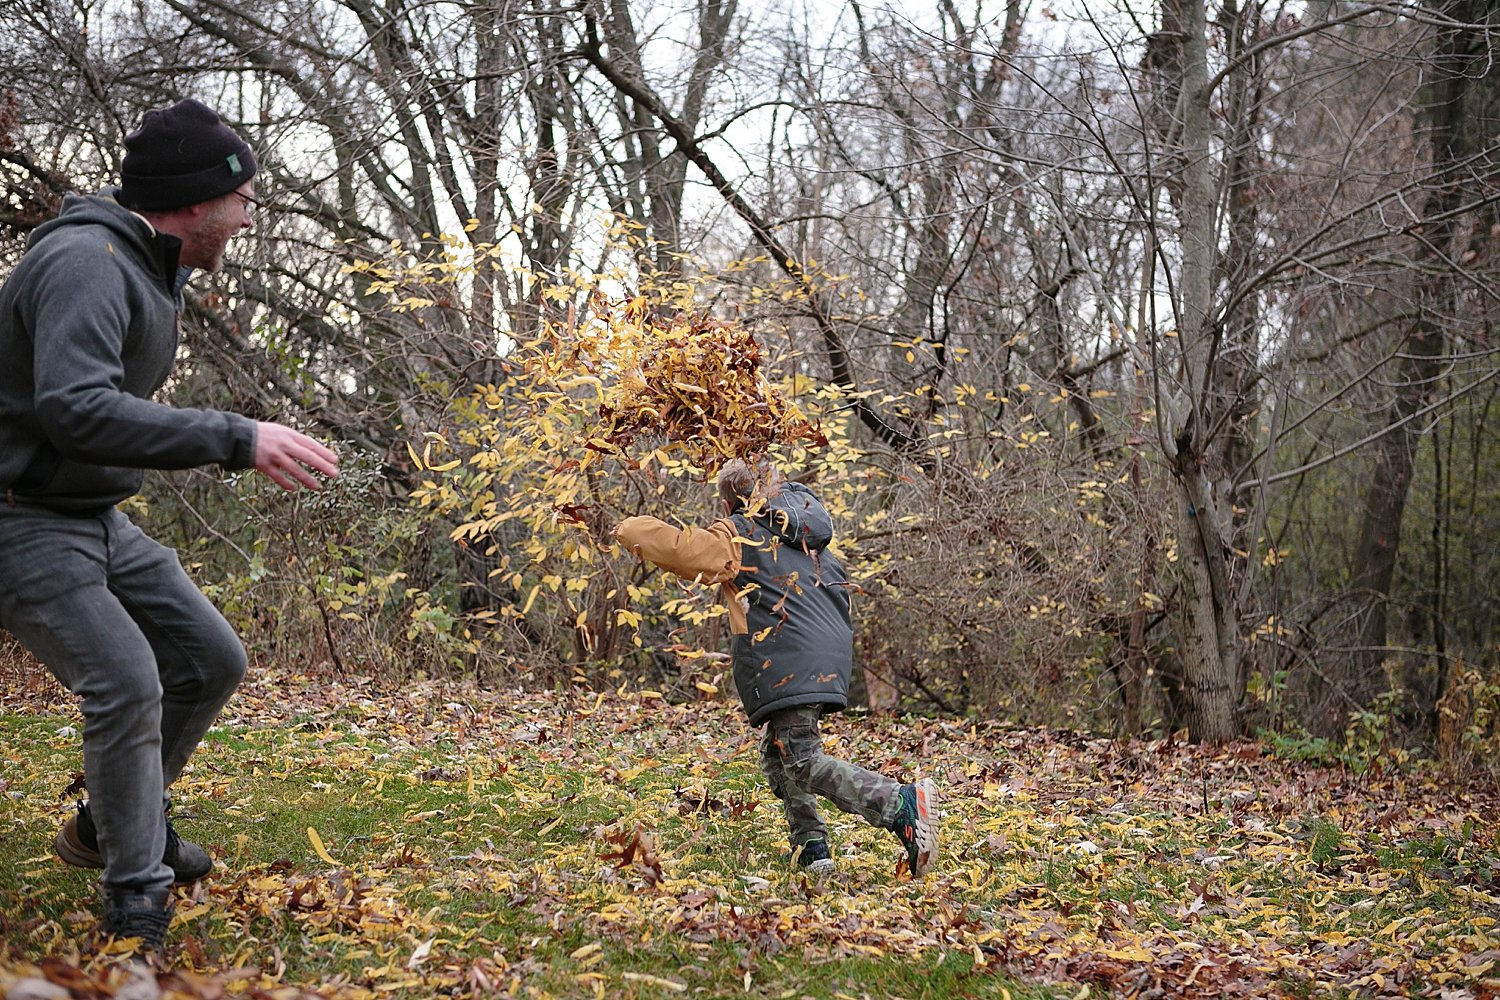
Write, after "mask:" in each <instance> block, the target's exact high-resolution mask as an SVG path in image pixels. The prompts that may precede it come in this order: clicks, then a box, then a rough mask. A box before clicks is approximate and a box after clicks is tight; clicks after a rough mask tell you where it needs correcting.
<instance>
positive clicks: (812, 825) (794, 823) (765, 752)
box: [760, 725, 828, 847]
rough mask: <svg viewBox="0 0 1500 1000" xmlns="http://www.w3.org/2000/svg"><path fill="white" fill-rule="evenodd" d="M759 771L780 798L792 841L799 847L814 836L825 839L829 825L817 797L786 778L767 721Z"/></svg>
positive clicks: (761, 747)
mask: <svg viewBox="0 0 1500 1000" xmlns="http://www.w3.org/2000/svg"><path fill="white" fill-rule="evenodd" d="M760 771H761V773H762V774H764V775H765V776H766V781H767V783H769V784H770V786H771V791H772V792H773V793H774V794H775V795H776V797H777V798H778V799H780V800H781V810H782V812H783V813H784V814H785V815H786V825H787V827H788V828H789V830H790V834H791V837H790V839H791V845H792V846H793V847H801V846H802V845H803V844H806V843H808V842H809V841H813V840H827V839H828V827H827V826H825V825H824V823H823V817H822V816H821V815H819V813H818V798H817V796H816V795H813V794H812V793H811V792H808V791H805V790H803V789H800V788H798V787H797V786H796V785H794V784H793V783H792V782H790V781H788V780H787V776H786V771H785V769H784V768H783V767H782V755H781V753H780V751H779V750H778V749H777V747H776V740H775V737H774V735H773V730H772V727H771V726H770V725H767V726H766V735H765V737H764V738H763V739H762V740H761V744H760Z"/></svg>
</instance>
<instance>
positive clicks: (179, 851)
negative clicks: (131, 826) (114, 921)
mask: <svg viewBox="0 0 1500 1000" xmlns="http://www.w3.org/2000/svg"><path fill="white" fill-rule="evenodd" d="M52 843H53V846H54V847H56V848H57V856H58V857H60V858H62V859H63V860H64V861H66V862H67V863H68V864H70V865H75V866H77V867H79V868H103V867H104V855H102V854H100V853H99V832H98V831H97V830H96V829H95V828H94V817H93V816H92V815H90V814H89V807H88V804H87V803H84V802H80V803H78V812H77V814H75V815H74V816H72V817H70V818H69V819H68V821H67V822H66V823H64V824H63V828H62V829H61V830H59V831H57V837H56V839H55V840H53V842H52ZM161 859H162V861H164V862H165V863H166V865H167V867H168V868H170V869H172V879H173V881H175V882H176V883H177V884H178V885H182V884H184V883H187V882H196V881H197V880H198V879H200V878H202V877H203V876H205V875H207V874H208V873H209V872H211V871H213V867H214V862H213V859H212V858H210V857H209V856H208V852H207V851H205V850H204V849H203V848H201V847H199V846H198V845H197V844H195V843H193V842H192V841H191V840H183V839H182V838H181V837H179V836H178V835H177V831H176V830H174V829H173V828H172V821H171V820H167V849H166V850H165V851H163V852H162V855H161Z"/></svg>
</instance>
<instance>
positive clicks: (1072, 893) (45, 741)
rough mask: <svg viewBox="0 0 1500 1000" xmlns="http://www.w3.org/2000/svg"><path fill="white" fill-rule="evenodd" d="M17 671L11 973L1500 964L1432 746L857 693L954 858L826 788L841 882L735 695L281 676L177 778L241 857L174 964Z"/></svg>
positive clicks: (1321, 974) (1483, 824)
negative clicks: (1116, 729)
mask: <svg viewBox="0 0 1500 1000" xmlns="http://www.w3.org/2000/svg"><path fill="white" fill-rule="evenodd" d="M0 679H3V680H0V768H3V769H0V792H3V794H0V936H3V939H4V941H5V945H4V950H3V952H0V995H11V996H26V995H28V994H27V993H26V992H25V991H27V990H42V991H44V990H45V988H46V986H47V985H48V984H54V985H61V986H63V987H65V988H67V989H69V990H71V992H63V993H54V994H51V995H54V996H73V997H102V996H121V997H135V998H137V1000H140V998H142V997H145V998H148V1000H149V998H150V997H152V996H157V995H161V996H168V997H174V996H180V997H218V996H235V995H242V996H253V997H276V998H283V997H284V998H298V997H304V996H309V995H317V996H324V997H341V998H342V997H350V998H352V997H374V996H410V997H431V996H439V995H442V996H491V995H494V996H518V997H521V996H558V997H571V996H581V997H592V996H599V997H656V996H676V995H702V996H725V995H750V996H772V997H802V996H813V997H835V998H860V997H890V996H910V997H916V996H996V997H1016V998H1019V997H1023V996H1058V997H1070V998H1071V997H1079V996H1084V995H1118V996H1139V997H1143V998H1144V997H1156V996H1183V995H1203V996H1281V995H1288V996H1324V995H1340V994H1344V993H1347V994H1350V995H1361V996H1363V995H1369V996H1381V995H1393V996H1408V995H1426V996H1435V997H1445V998H1454V1000H1457V998H1465V997H1494V996H1496V995H1497V993H1500V928H1497V926H1496V923H1497V918H1500V844H1497V829H1496V828H1497V819H1500V800H1497V797H1496V794H1495V791H1494V790H1493V789H1492V788H1489V787H1482V786H1477V785H1455V784H1453V783H1449V782H1445V781H1444V780H1443V779H1442V778H1441V777H1440V776H1437V775H1434V774H1430V773H1428V772H1426V771H1424V770H1423V769H1421V768H1417V767H1414V766H1402V767H1398V766H1395V765H1394V764H1391V763H1384V762H1381V761H1377V762H1376V764H1375V766H1373V767H1371V768H1370V769H1369V770H1367V771H1366V772H1365V773H1363V774H1355V773H1353V772H1351V771H1349V770H1347V769H1344V768H1341V767H1326V766H1318V765H1315V764H1312V763H1298V762H1292V761H1288V760H1284V759H1281V758H1279V757H1276V756H1273V755H1272V754H1271V753H1270V751H1269V749H1268V748H1267V747H1266V746H1264V745H1262V744H1258V743H1251V742H1243V743H1238V744H1234V745H1231V746H1228V747H1223V748H1216V749H1207V748H1198V747H1192V746H1188V745H1184V744H1182V743H1173V742H1162V741H1157V742H1141V741H1135V742H1131V743H1123V742H1117V741H1114V740H1108V739H1092V738H1087V737H1083V736H1079V735H1075V734H1070V733H1061V732H1052V731H1044V730H1036V729H1026V730H1018V729H1014V728H1004V727H1000V726H996V725H986V724H971V723H965V722H959V721H943V720H926V719H909V718H908V719H893V718H859V717H835V718H833V719H831V720H830V721H829V724H828V725H827V727H826V732H827V737H828V744H829V750H830V752H833V753H837V754H840V755H844V756H846V757H849V758H851V759H854V760H856V761H860V762H862V763H865V764H866V765H867V766H873V767H877V768H880V769H883V770H886V771H888V772H889V773H892V774H899V775H902V776H910V775H912V774H915V773H918V772H920V773H923V774H927V775H930V776H932V777H935V778H936V779H937V780H938V781H939V782H940V783H941V786H942V789H943V793H944V796H945V799H944V804H945V807H946V808H945V811H946V820H945V823H944V827H943V835H944V857H943V860H942V863H941V865H940V867H939V868H938V869H937V870H936V871H935V872H933V873H932V874H930V875H929V876H928V877H926V878H925V879H922V880H919V881H915V882H914V881H912V880H910V879H909V878H908V877H907V876H906V874H905V872H904V871H902V870H900V866H899V865H898V851H897V846H896V842H895V840H894V839H893V838H892V837H891V836H890V835H889V834H887V833H883V832H881V831H877V830H873V829H871V828H869V827H866V826H864V825H863V824H862V823H860V822H859V821H857V820H855V819H853V818H852V817H843V816H836V817H830V819H831V820H832V832H833V840H834V848H835V853H836V855H837V857H838V866H839V867H838V871H837V872H836V873H835V874H833V875H831V876H828V877H826V878H821V879H818V878H809V877H806V876H804V875H802V874H801V873H800V872H797V871H795V870H794V869H793V868H792V867H791V866H789V864H788V862H787V859H786V856H785V854H786V852H785V841H784V832H783V826H782V821H781V818H780V813H779V809H778V808H777V806H776V803H775V801H774V800H773V799H772V798H771V797H770V794H769V792H768V791H766V790H765V789H764V787H763V784H762V782H761V779H760V777H759V773H758V771H757V770H756V767H755V748H756V744H755V738H754V735H755V734H754V733H752V731H750V730H749V729H748V727H747V726H746V725H745V724H744V723H743V721H742V717H741V715H740V714H739V711H738V709H737V707H735V706H733V705H732V704H730V703H728V702H726V701H724V700H722V699H719V700H701V701H692V702H687V703H675V704H674V703H671V699H670V698H668V697H664V696H662V695H660V694H657V693H655V692H636V693H631V692H628V691H627V692H606V693H602V694H601V693H595V692H591V691H585V690H583V689H581V688H578V689H573V690H569V691H564V692H557V693H544V694H527V695H523V694H520V693H517V692H495V691H483V690H479V689H475V688H469V687H463V686H457V685H453V684H437V683H421V684H408V685H404V686H403V687H401V688H400V689H398V690H381V689H378V688H376V687H374V686H373V685H371V684H369V683H368V682H355V681H351V682H342V683H334V682H330V681H328V680H327V679H313V678H306V677H299V676H286V675H275V674H262V675H261V676H259V677H258V678H257V680H256V681H254V682H253V683H252V684H251V685H249V686H248V687H247V688H246V689H244V690H243V691H242V692H241V693H240V694H239V695H238V696H237V697H236V698H235V700H234V701H233V702H232V703H231V705H230V707H229V709H228V710H227V711H226V713H225V715H224V716H223V718H222V720H221V723H222V724H221V725H220V726H218V727H217V728H216V729H215V730H214V731H213V732H212V733H211V734H210V738H209V740H208V741H207V743H206V744H205V746H204V747H203V749H202V750H200V752H199V755H198V756H197V757H195V758H194V762H193V764H192V765H191V766H190V770H189V772H188V773H187V774H186V775H185V776H184V779H183V781H182V782H181V784H180V785H179V788H178V790H177V799H176V805H175V806H174V809H175V812H174V815H175V816H176V817H177V823H178V826H179V828H180V829H181V830H182V831H183V832H184V833H185V834H187V835H188V836H190V837H193V838H195V839H198V840H200V841H202V842H204V843H206V844H207V845H209V846H210V848H211V849H212V850H213V852H214V853H215V855H216V857H217V858H218V860H219V866H218V868H217V870H216V872H215V873H214V874H213V875H211V876H210V877H208V878H206V879H204V880H203V881H201V882H200V883H198V884H197V885H195V886H192V887H189V888H185V889H182V890H180V892H179V899H178V901H177V910H176V919H175V922H174V925H173V929H172V936H171V948H170V950H169V953H168V956H167V959H166V961H165V963H164V964H163V966H162V967H161V968H160V969H159V970H158V971H156V972H155V973H154V975H150V976H147V975H145V974H143V973H142V972H140V970H139V967H134V966H131V965H130V964H128V963H126V962H124V961H123V960H122V959H121V956H119V955H114V954H109V953H104V954H101V953H100V952H99V951H98V950H97V948H96V944H97V942H95V941H94V939H93V934H92V931H93V927H94V925H95V922H96V914H95V911H96V907H97V899H96V889H95V887H94V873H91V872H83V871H79V870H76V869H71V868H68V867H67V866H65V865H63V864H62V863H61V862H59V861H58V860H56V859H55V858H54V857H53V855H52V851H51V840H52V836H53V833H54V832H55V830H56V828H57V826H58V825H59V824H60V823H61V822H62V820H63V819H64V818H65V817H66V815H67V811H68V809H69V808H70V803H71V801H72V795H71V794H70V793H69V791H68V786H69V784H70V783H71V782H72V780H73V778H74V777H75V774H76V772H77V770H78V768H79V766H80V759H81V758H80V753H79V747H78V735H77V731H78V725H79V723H78V720H77V717H76V714H75V713H74V712H73V710H72V707H71V704H70V701H69V700H68V699H67V698H66V697H65V696H60V695H59V693H58V692H57V690H56V689H55V688H54V687H53V686H52V685H51V684H50V683H47V682H43V681H39V680H38V679H37V678H36V676H35V675H34V674H31V673H27V672H22V671H15V670H11V671H8V672H0ZM692 693H693V694H694V695H695V696H700V692H698V691H697V690H696V689H692ZM36 995H37V996H46V995H48V994H46V993H45V992H39V993H37V994H36Z"/></svg>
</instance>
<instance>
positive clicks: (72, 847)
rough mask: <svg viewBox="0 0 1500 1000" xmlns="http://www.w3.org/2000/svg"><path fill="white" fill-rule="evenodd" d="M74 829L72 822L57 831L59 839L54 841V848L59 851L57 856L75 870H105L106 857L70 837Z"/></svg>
mask: <svg viewBox="0 0 1500 1000" xmlns="http://www.w3.org/2000/svg"><path fill="white" fill-rule="evenodd" d="M72 829H73V823H72V821H71V820H70V821H69V822H68V825H67V826H64V827H63V828H62V829H61V830H59V831H57V837H56V838H55V839H54V840H53V841H52V846H53V847H54V848H56V849H57V856H58V857H60V858H62V859H63V860H64V861H66V862H67V863H68V864H70V865H72V866H73V867H75V868H103V867H104V856H103V855H101V854H100V853H99V852H98V851H91V850H89V849H88V848H87V847H84V846H83V845H82V844H80V843H78V842H77V841H76V840H73V839H72V838H71V837H69V836H68V834H69V833H70V832H71V831H72Z"/></svg>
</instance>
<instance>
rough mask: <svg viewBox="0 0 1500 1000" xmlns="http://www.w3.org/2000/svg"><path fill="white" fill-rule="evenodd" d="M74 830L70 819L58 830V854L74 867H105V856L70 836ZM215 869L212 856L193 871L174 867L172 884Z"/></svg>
mask: <svg viewBox="0 0 1500 1000" xmlns="http://www.w3.org/2000/svg"><path fill="white" fill-rule="evenodd" d="M72 832H73V822H72V821H71V820H70V821H69V822H68V824H67V825H66V826H64V827H63V828H62V829H61V830H59V831H57V836H56V837H55V838H53V840H52V846H53V848H54V849H55V850H56V851H57V856H58V857H59V858H62V859H63V861H65V862H67V863H68V864H70V865H72V866H73V867H74V868H103V867H104V856H103V855H102V854H100V853H99V852H98V851H91V850H89V849H88V848H87V847H85V846H84V845H83V844H80V843H79V842H78V841H76V840H74V839H73V838H72V837H70V836H68V835H69V834H70V833H72ZM213 870H214V864H213V859H212V858H210V859H209V862H208V864H207V865H206V866H199V867H198V868H196V869H194V870H192V871H179V870H178V869H176V868H173V869H172V884H173V885H187V884H189V883H191V882H196V881H198V880H199V879H200V878H202V877H203V876H205V875H207V874H208V873H209V872H211V871H213Z"/></svg>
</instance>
